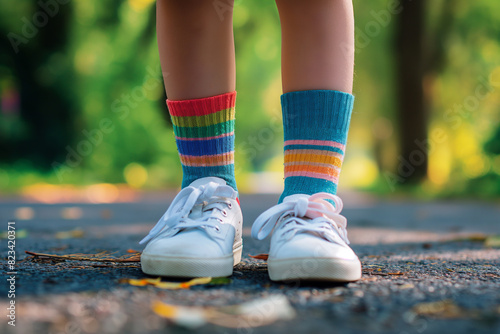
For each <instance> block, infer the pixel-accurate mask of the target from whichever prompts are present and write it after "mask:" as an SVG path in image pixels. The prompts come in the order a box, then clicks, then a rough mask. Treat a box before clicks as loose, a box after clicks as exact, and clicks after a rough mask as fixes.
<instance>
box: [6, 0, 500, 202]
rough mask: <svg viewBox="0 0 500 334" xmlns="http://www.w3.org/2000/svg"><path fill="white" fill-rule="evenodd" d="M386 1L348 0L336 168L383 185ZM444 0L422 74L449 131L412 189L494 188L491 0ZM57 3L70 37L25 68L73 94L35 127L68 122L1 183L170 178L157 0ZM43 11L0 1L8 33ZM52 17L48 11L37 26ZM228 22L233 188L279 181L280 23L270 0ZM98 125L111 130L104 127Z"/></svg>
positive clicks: (172, 154)
mask: <svg viewBox="0 0 500 334" xmlns="http://www.w3.org/2000/svg"><path fill="white" fill-rule="evenodd" d="M391 3H392V1H388V0H370V1H354V6H355V17H356V43H357V51H356V73H355V87H354V94H355V95H356V104H355V110H354V114H353V118H352V127H351V130H350V133H349V150H348V153H347V156H346V160H345V164H344V168H343V174H342V178H341V184H342V186H344V187H357V188H364V189H372V190H375V191H378V192H391V191H393V190H394V189H393V188H391V186H390V184H389V182H388V181H387V177H386V173H387V171H394V169H395V168H396V167H397V163H398V160H397V152H398V151H397V150H398V131H397V129H395V127H394V120H395V117H397V111H396V109H395V108H396V103H395V89H394V86H395V82H394V78H395V73H394V68H395V67H394V47H393V37H394V33H395V31H394V29H395V25H394V22H395V20H396V19H397V14H391V15H389V16H383V12H387V11H388V8H389V6H391ZM449 3H450V2H447V1H446V0H436V1H428V6H427V7H428V8H427V12H426V17H427V23H426V25H427V35H428V36H430V37H431V38H429V41H428V43H436V41H438V43H442V47H443V50H444V62H443V64H442V66H440V67H439V68H438V70H437V71H435V72H434V73H432V74H431V75H429V77H428V78H426V81H425V82H424V85H425V86H424V88H425V92H426V96H427V97H428V98H429V103H430V111H431V115H430V124H429V137H430V138H432V137H431V135H432V133H433V131H435V130H436V129H438V130H442V131H444V132H445V133H446V140H445V141H444V142H443V143H439V145H435V146H434V147H433V150H432V151H431V155H430V165H429V177H428V179H427V180H426V181H424V182H423V183H422V184H421V185H420V186H417V187H416V188H415V189H413V190H414V191H416V192H417V193H422V194H426V195H432V194H469V193H473V194H480V195H485V196H497V195H499V194H500V176H499V175H500V155H499V154H500V151H499V149H498V147H499V144H498V143H499V141H500V135H499V133H500V131H499V130H498V128H499V115H500V112H499V111H500V110H499V105H500V94H499V89H500V63H499V59H500V57H499V56H500V45H499V42H498V36H500V24H499V22H500V2H498V1H496V0H478V1H473V2H472V1H466V0H456V1H454V2H453V7H449V8H448V7H446V6H447V4H449ZM60 7H61V8H60V9H61V11H60V13H58V14H57V15H64V16H65V17H67V25H66V28H67V31H66V32H65V33H66V35H67V37H66V39H65V41H64V43H62V44H61V47H60V48H59V49H54V50H50V52H46V53H44V54H43V57H42V53H40V55H41V58H40V63H39V65H37V68H36V69H35V70H34V71H35V73H36V76H35V77H36V84H37V85H39V87H45V88H46V89H48V90H51V91H54V92H57V94H58V96H61V97H64V99H65V100H66V101H69V102H68V104H67V106H66V107H65V111H66V112H67V114H68V115H69V116H68V121H67V122H64V125H61V126H62V127H63V128H61V126H59V125H58V126H57V127H54V128H50V127H49V128H47V131H46V132H44V135H46V136H49V137H50V136H51V134H53V133H58V132H60V131H63V130H68V131H67V132H68V133H69V134H68V135H67V136H66V137H63V138H64V139H62V140H61V139H57V140H58V141H59V142H60V143H59V144H60V145H59V146H58V147H59V148H58V149H55V150H56V152H54V158H53V159H51V160H50V161H43V160H41V161H38V160H36V159H31V158H30V157H29V155H26V156H25V157H23V154H18V155H17V156H14V158H8V157H7V156H4V157H2V158H1V159H0V185H1V186H0V189H2V190H3V191H16V190H19V189H22V188H23V187H26V186H29V185H32V184H35V183H40V182H43V183H50V184H77V185H86V184H93V183H126V182H128V183H129V184H131V185H132V186H135V187H143V188H162V187H177V186H178V185H179V183H180V178H181V169H180V163H179V162H178V158H177V151H176V147H175V142H174V138H173V135H172V131H171V126H170V121H169V119H168V115H167V114H166V107H165V93H164V90H163V84H162V83H161V72H160V67H159V59H158V50H157V46H156V37H155V23H154V21H155V13H154V3H153V2H152V1H150V0H129V1H105V2H97V1H84V0H75V1H70V2H69V3H68V4H64V5H60ZM63 7H65V9H64V12H63ZM443 8H448V9H449V14H450V15H451V19H452V25H451V29H450V30H449V31H448V32H447V33H446V36H436V33H438V32H439V29H438V27H439V23H440V20H441V19H442V18H443ZM40 10H41V8H40V6H39V5H38V4H37V3H36V1H28V0H19V1H16V2H7V1H4V2H2V3H0V22H1V23H0V27H1V29H2V34H3V35H4V39H5V37H6V36H7V35H8V34H9V33H15V34H19V35H21V34H22V29H23V25H24V24H25V22H24V21H23V20H22V18H27V20H28V21H29V20H31V18H32V16H33V13H36V12H37V11H40ZM381 15H382V16H381ZM51 20H52V19H51ZM51 24H52V22H51V21H49V22H48V24H47V27H42V28H40V30H43V29H47V28H49V26H50V25H51ZM374 27H378V29H375V28H374ZM234 29H235V30H234V31H235V32H234V34H235V44H236V64H237V91H238V100H237V120H236V127H237V134H236V160H237V165H236V169H237V177H238V181H239V183H240V187H241V189H242V190H244V191H245V190H246V191H255V190H259V188H258V185H256V180H259V179H261V180H264V181H262V182H267V181H266V180H269V178H271V179H273V178H274V180H275V181H273V182H275V184H276V185H279V184H280V182H281V179H280V177H282V176H281V174H280V173H281V169H282V163H281V159H282V157H281V151H282V132H281V130H280V129H279V127H277V126H276V124H278V123H279V122H280V120H281V111H280V105H279V95H280V94H281V82H280V29H279V17H278V13H277V10H276V6H275V4H274V2H272V1H264V0H255V1H250V0H237V1H236V4H235V10H234ZM39 35H42V32H40V33H39ZM436 37H442V38H436ZM4 45H5V43H4ZM19 48H20V53H19V54H17V55H14V56H12V50H11V49H6V48H3V49H2V50H1V51H0V52H1V53H0V90H1V94H0V97H1V98H2V101H8V98H9V96H11V95H12V92H16V91H19V90H20V87H21V85H22V80H21V78H20V77H19V74H18V72H17V71H16V68H14V67H13V66H11V59H12V57H20V56H19V55H22V54H23V53H30V52H31V53H33V52H34V53H37V52H41V51H43V50H44V48H45V45H44V44H43V43H42V41H40V40H38V35H37V36H35V37H33V38H30V39H29V41H28V42H27V43H23V44H22V45H20V46H19ZM9 57H10V58H9ZM17 59H19V58H17ZM481 85H484V87H486V88H487V89H488V90H487V92H488V94H487V95H486V96H485V97H484V98H481V99H478V104H477V105H474V106H473V107H471V108H465V107H463V108H461V109H460V108H458V109H457V108H455V105H457V104H458V105H464V103H467V102H468V101H469V102H470V101H471V100H470V99H469V100H467V98H468V97H470V96H472V97H474V96H475V94H476V93H475V92H476V90H477V87H478V86H481ZM481 89H482V88H481ZM9 94H11V95H9ZM34 94H35V95H36V93H34ZM14 95H15V94H14ZM14 100H15V99H14ZM37 101H39V103H40V104H41V108H42V109H43V106H44V105H47V106H49V105H50V104H49V103H48V102H49V100H48V99H44V98H43V96H42V97H39V98H38V99H37ZM6 106H7V107H6ZM454 108H455V109H454ZM454 110H461V112H459V111H454ZM26 113H29V110H22V108H21V107H19V106H17V107H16V106H15V103H14V107H12V106H10V107H9V104H7V103H2V110H1V111H0V140H1V141H2V142H3V144H4V145H7V146H8V145H11V146H12V145H14V146H15V145H16V141H15V140H17V139H16V138H18V139H19V138H21V139H22V138H23V136H24V137H26V136H27V135H28V134H27V133H29V131H31V130H29V128H28V127H27V126H26V124H25V115H26ZM44 115H45V116H46V117H47V118H48V119H49V121H50V120H51V119H54V118H57V117H58V116H57V114H54V113H53V112H52V111H51V110H50V108H48V109H47V110H44ZM450 119H451V120H450ZM51 122H52V121H51ZM103 122H104V123H103ZM56 124H57V123H56ZM103 124H106V128H107V132H105V131H103ZM95 131H100V133H101V134H102V139H101V140H97V139H98V138H99V137H98V136H97V137H94V140H95V142H96V143H97V142H98V144H95V145H94V144H92V143H91V144H92V145H91V148H90V153H89V154H86V155H85V156H82V157H81V161H78V163H76V164H74V165H75V166H74V167H72V166H69V163H68V160H67V158H68V152H69V151H68V147H69V148H70V149H73V150H75V151H77V150H78V147H79V146H78V145H82V144H81V143H82V141H88V142H91V141H90V139H89V137H88V136H86V135H85V133H87V134H89V133H91V134H92V133H93V134H95V133H96V132H95ZM54 138H59V137H57V136H55V137H54ZM96 138H97V139H96ZM37 145H41V144H40V142H38V141H32V142H31V146H29V147H30V148H31V149H33V150H34V151H36V150H39V148H38V147H37ZM14 148H15V147H14ZM80 148H81V147H80ZM86 148H88V147H86ZM21 153H22V152H21ZM70 160H71V159H70ZM70 162H71V161H70ZM257 183H258V182H257ZM398 186H399V185H398ZM397 189H399V188H398V187H397V188H396V190H397Z"/></svg>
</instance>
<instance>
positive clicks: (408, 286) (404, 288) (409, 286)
mask: <svg viewBox="0 0 500 334" xmlns="http://www.w3.org/2000/svg"><path fill="white" fill-rule="evenodd" d="M414 287H415V285H413V284H403V285H401V286H400V287H399V289H400V290H406V289H413V288H414Z"/></svg>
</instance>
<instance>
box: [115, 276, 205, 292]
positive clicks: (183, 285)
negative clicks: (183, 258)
mask: <svg viewBox="0 0 500 334" xmlns="http://www.w3.org/2000/svg"><path fill="white" fill-rule="evenodd" d="M211 281H212V278H211V277H199V278H194V279H192V280H190V281H187V282H162V281H161V278H160V277H158V278H141V279H133V278H123V279H121V280H120V281H119V282H120V283H127V284H130V285H133V286H146V285H152V286H154V287H156V288H160V289H168V290H177V289H189V288H190V287H191V286H193V285H202V284H208V283H210V282H211Z"/></svg>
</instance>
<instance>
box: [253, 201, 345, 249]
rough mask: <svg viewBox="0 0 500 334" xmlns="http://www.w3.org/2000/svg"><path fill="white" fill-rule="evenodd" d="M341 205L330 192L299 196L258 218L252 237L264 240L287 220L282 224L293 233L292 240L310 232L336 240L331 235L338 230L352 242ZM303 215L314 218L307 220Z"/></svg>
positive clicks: (343, 238) (290, 235) (291, 234)
mask: <svg viewBox="0 0 500 334" xmlns="http://www.w3.org/2000/svg"><path fill="white" fill-rule="evenodd" d="M327 199H329V200H331V201H333V203H335V206H333V205H332V204H331V203H330V202H328V201H326V200H327ZM342 207H343V203H342V200H341V199H340V197H338V196H336V195H332V194H328V193H317V194H314V195H312V196H309V197H306V196H304V197H298V198H297V199H296V200H294V201H288V202H283V203H280V204H278V205H275V206H273V207H272V208H270V209H268V210H267V211H265V212H263V213H262V214H261V215H260V216H259V217H257V219H256V220H255V222H254V224H253V226H252V237H253V238H255V239H258V240H262V239H264V238H265V237H267V236H268V235H269V234H270V233H271V231H272V230H273V228H274V226H275V225H276V224H277V223H278V222H280V221H281V220H282V219H284V220H283V221H282V223H281V226H282V227H286V228H287V229H288V231H286V232H285V233H288V232H293V233H290V234H289V236H288V238H289V239H290V238H291V237H293V236H294V235H295V234H296V233H301V232H309V233H314V234H318V235H321V236H322V237H323V238H326V239H327V240H329V241H332V242H334V241H335V236H333V235H331V234H332V233H335V232H334V231H337V232H338V235H339V236H340V237H341V238H342V240H344V241H345V242H346V243H347V244H349V240H348V239H347V230H346V227H347V220H346V219H345V217H343V216H342V215H340V211H342ZM301 217H307V218H311V219H308V220H304V219H302V218H301Z"/></svg>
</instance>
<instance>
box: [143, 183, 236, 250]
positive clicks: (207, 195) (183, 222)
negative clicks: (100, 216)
mask: <svg viewBox="0 0 500 334" xmlns="http://www.w3.org/2000/svg"><path fill="white" fill-rule="evenodd" d="M236 196H237V192H236V191H234V189H233V188H231V187H230V186H227V185H221V184H217V183H215V182H209V183H207V184H205V185H202V186H200V187H191V186H189V187H186V188H184V189H182V190H181V191H180V192H179V194H177V196H176V197H175V198H174V200H173V202H172V204H170V207H169V208H168V209H167V211H166V212H165V213H164V214H163V216H162V217H161V218H160V220H159V221H158V223H156V225H155V226H154V227H153V228H152V229H151V231H150V232H149V234H148V235H147V236H146V237H145V238H144V239H142V240H141V241H140V242H139V243H140V244H143V243H145V242H147V241H149V240H151V239H152V238H154V237H155V236H157V235H158V234H159V233H160V232H161V231H162V230H163V229H164V228H165V227H168V228H174V229H175V228H177V229H181V228H182V229H186V228H197V227H203V228H204V227H213V228H214V229H216V230H217V231H218V230H219V227H218V226H217V225H214V223H213V222H210V220H211V219H215V220H216V221H218V222H222V219H221V218H219V217H217V216H214V215H212V212H213V211H214V209H216V211H218V212H221V213H222V215H224V212H225V211H224V208H223V205H222V204H225V205H227V206H228V207H229V208H230V207H231V202H229V201H227V200H224V198H233V199H235V198H236ZM213 197H216V198H217V199H216V200H214V199H213ZM195 205H203V212H209V214H208V215H204V216H202V217H200V218H199V219H196V220H194V219H190V218H188V215H189V213H190V212H191V210H192V209H193V207H194V206H195Z"/></svg>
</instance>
